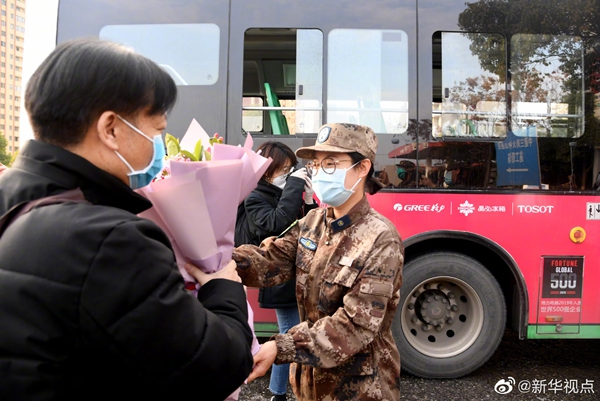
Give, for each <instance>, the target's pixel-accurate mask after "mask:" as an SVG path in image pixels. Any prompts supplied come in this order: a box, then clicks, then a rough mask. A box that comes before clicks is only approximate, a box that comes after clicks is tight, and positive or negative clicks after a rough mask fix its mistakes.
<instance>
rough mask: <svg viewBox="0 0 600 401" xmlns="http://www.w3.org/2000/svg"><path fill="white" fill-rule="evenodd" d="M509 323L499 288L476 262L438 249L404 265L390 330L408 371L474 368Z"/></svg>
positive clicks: (450, 373)
mask: <svg viewBox="0 0 600 401" xmlns="http://www.w3.org/2000/svg"><path fill="white" fill-rule="evenodd" d="M505 322H506V305H505V303H504V296H503V295H502V291H501V289H500V286H499V285H498V282H497V281H496V279H495V278H494V276H492V274H491V273H490V272H489V271H488V270H487V269H486V268H485V267H484V266H483V265H482V264H481V263H479V262H477V261H476V260H474V259H472V258H470V257H468V256H465V255H461V254H458V253H450V252H437V253H431V254H427V255H423V256H420V257H418V258H415V259H413V260H411V261H409V262H408V263H406V265H405V266H404V273H403V283H402V287H401V288H400V304H399V305H398V312H397V313H396V316H395V318H394V324H393V326H392V331H393V334H394V339H395V341H396V344H397V346H398V349H399V351H400V359H401V361H402V369H404V370H405V371H406V372H408V373H410V374H413V375H415V376H419V377H425V378H437V379H442V378H456V377H461V376H464V375H466V374H468V373H470V372H472V371H474V370H475V369H477V368H479V367H480V366H481V365H483V364H484V363H485V362H486V361H487V360H488V359H489V358H490V357H491V356H492V354H493V353H494V351H495V350H496V348H497V347H498V345H499V344H500V341H501V340H502V335H503V334H504V325H505Z"/></svg>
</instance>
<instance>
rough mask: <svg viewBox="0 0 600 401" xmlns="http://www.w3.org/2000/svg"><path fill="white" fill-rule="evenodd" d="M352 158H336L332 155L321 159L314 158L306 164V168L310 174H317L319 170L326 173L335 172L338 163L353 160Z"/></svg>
mask: <svg viewBox="0 0 600 401" xmlns="http://www.w3.org/2000/svg"><path fill="white" fill-rule="evenodd" d="M351 161H352V160H350V159H347V160H335V159H334V158H332V157H326V158H324V159H323V160H321V161H318V160H313V161H310V162H308V163H307V164H306V169H307V170H308V172H309V173H310V175H316V174H317V173H318V172H319V170H323V172H324V173H325V174H333V173H334V172H335V168H336V166H337V165H338V164H340V163H342V162H351Z"/></svg>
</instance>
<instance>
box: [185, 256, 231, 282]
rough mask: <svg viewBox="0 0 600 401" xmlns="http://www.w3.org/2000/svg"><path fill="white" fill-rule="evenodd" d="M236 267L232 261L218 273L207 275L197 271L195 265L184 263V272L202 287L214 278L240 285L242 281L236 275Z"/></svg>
mask: <svg viewBox="0 0 600 401" xmlns="http://www.w3.org/2000/svg"><path fill="white" fill-rule="evenodd" d="M236 266H237V265H236V264H235V262H234V261H233V260H232V261H230V262H229V263H228V264H227V266H225V267H224V268H222V269H221V270H219V271H218V272H215V273H211V274H208V273H204V272H203V271H202V270H200V269H198V267H196V266H195V265H193V264H191V263H186V264H185V271H187V272H188V273H189V274H190V275H191V276H192V277H194V278H195V279H196V280H198V282H199V283H200V285H204V284H206V283H208V282H209V281H210V280H212V279H215V278H222V279H225V280H231V281H237V282H238V283H241V282H242V279H241V278H240V276H238V274H237V270H236Z"/></svg>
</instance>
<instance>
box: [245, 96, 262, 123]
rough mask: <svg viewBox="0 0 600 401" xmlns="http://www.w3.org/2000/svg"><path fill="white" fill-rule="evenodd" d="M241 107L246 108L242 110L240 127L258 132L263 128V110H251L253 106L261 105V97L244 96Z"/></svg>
mask: <svg viewBox="0 0 600 401" xmlns="http://www.w3.org/2000/svg"><path fill="white" fill-rule="evenodd" d="M242 107H244V108H246V107H248V109H246V110H243V111H242V128H243V129H244V131H246V132H260V131H262V130H263V111H262V110H252V108H253V107H263V99H262V98H261V97H254V96H250V97H244V99H243V101H242Z"/></svg>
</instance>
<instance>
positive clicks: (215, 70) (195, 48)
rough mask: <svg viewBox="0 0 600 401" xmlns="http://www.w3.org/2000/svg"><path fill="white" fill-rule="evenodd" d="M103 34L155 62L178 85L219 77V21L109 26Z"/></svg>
mask: <svg viewBox="0 0 600 401" xmlns="http://www.w3.org/2000/svg"><path fill="white" fill-rule="evenodd" d="M99 36H100V38H102V39H108V40H112V41H115V42H118V43H122V44H124V45H126V46H129V47H131V48H132V49H134V50H135V51H136V52H138V53H140V54H143V55H144V56H146V57H148V58H150V59H151V60H153V61H155V62H156V63H158V64H159V65H160V66H162V67H163V68H164V69H165V70H166V71H167V72H168V73H169V74H170V75H171V77H172V78H173V79H174V80H175V82H176V83H177V85H213V84H214V83H216V82H217V80H218V79H219V40H220V31H219V27H218V26H217V25H215V24H142V25H107V26H105V27H104V28H102V29H101V30H100V35H99Z"/></svg>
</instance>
